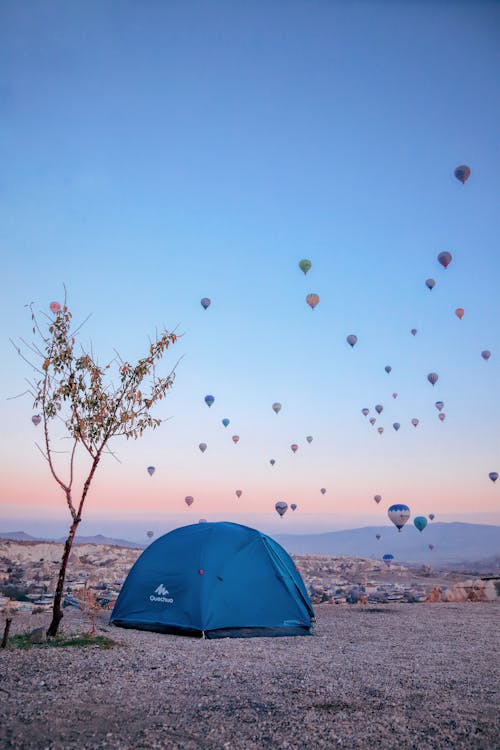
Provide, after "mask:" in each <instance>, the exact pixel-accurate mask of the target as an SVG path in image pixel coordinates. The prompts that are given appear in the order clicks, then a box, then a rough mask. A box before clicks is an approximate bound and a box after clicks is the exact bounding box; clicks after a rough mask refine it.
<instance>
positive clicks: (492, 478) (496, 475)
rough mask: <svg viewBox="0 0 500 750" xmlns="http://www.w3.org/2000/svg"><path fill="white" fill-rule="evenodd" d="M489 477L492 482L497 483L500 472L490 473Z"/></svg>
mask: <svg viewBox="0 0 500 750" xmlns="http://www.w3.org/2000/svg"><path fill="white" fill-rule="evenodd" d="M488 476H489V478H490V479H491V481H492V482H496V481H497V479H498V471H490V473H489V474H488Z"/></svg>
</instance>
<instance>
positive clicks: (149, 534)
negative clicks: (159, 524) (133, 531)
mask: <svg viewBox="0 0 500 750" xmlns="http://www.w3.org/2000/svg"><path fill="white" fill-rule="evenodd" d="M146 536H147V538H148V539H152V538H153V536H154V531H146Z"/></svg>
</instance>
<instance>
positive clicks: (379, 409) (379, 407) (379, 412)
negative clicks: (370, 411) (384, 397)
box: [375, 404, 384, 414]
mask: <svg viewBox="0 0 500 750" xmlns="http://www.w3.org/2000/svg"><path fill="white" fill-rule="evenodd" d="M375 411H376V412H377V414H382V412H383V411H384V407H383V406H382V404H377V405H376V407H375Z"/></svg>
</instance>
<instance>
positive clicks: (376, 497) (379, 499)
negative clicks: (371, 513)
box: [373, 495, 382, 505]
mask: <svg viewBox="0 0 500 750" xmlns="http://www.w3.org/2000/svg"><path fill="white" fill-rule="evenodd" d="M373 499H374V500H375V502H376V503H377V505H378V504H379V502H380V501H381V500H382V495H374V496H373Z"/></svg>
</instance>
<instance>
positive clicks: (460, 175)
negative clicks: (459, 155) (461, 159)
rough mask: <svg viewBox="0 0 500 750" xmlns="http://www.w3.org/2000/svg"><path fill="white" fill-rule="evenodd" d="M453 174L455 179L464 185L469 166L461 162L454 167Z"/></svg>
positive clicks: (467, 176)
mask: <svg viewBox="0 0 500 750" xmlns="http://www.w3.org/2000/svg"><path fill="white" fill-rule="evenodd" d="M453 174H454V175H455V177H456V178H457V180H459V181H460V182H461V183H462V185H465V183H466V182H467V180H468V179H469V177H470V167H468V166H467V164H461V165H460V166H459V167H456V168H455V171H454V172H453Z"/></svg>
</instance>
